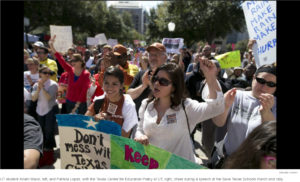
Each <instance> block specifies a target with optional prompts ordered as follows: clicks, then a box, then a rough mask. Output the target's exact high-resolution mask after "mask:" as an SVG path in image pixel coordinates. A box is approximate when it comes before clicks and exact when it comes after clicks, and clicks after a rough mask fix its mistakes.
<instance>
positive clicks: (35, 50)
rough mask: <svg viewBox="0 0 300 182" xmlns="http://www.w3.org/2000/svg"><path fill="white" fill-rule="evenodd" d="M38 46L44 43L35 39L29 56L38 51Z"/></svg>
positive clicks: (42, 45)
mask: <svg viewBox="0 0 300 182" xmlns="http://www.w3.org/2000/svg"><path fill="white" fill-rule="evenodd" d="M39 47H44V44H43V43H42V42H40V41H36V42H35V43H34V44H33V50H32V53H31V54H30V57H31V58H32V57H33V56H34V55H36V52H37V51H38V49H39Z"/></svg>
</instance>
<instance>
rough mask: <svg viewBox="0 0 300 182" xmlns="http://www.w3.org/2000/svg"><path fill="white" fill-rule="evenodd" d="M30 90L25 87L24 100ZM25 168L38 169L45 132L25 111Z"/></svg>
mask: <svg viewBox="0 0 300 182" xmlns="http://www.w3.org/2000/svg"><path fill="white" fill-rule="evenodd" d="M27 95H28V92H27V90H26V89H24V102H25V100H26V97H28V96H27ZM29 97H30V96H29ZM23 141H24V142H23V143H24V169H37V168H38V163H39V159H40V158H41V157H42V156H43V133H42V130H41V127H40V125H39V124H38V122H37V121H36V120H35V119H34V118H33V117H31V116H29V115H27V114H26V113H24V140H23Z"/></svg>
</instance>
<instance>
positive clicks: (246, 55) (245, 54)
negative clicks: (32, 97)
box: [242, 52, 249, 68]
mask: <svg viewBox="0 0 300 182" xmlns="http://www.w3.org/2000/svg"><path fill="white" fill-rule="evenodd" d="M243 58H244V59H243V61H242V68H245V67H246V66H247V65H248V64H249V60H248V58H249V53H248V52H245V53H244V56H243Z"/></svg>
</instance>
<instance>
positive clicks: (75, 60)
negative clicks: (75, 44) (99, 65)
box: [70, 59, 80, 63]
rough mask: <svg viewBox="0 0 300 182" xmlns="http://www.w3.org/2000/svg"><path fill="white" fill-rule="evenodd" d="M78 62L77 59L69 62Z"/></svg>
mask: <svg viewBox="0 0 300 182" xmlns="http://www.w3.org/2000/svg"><path fill="white" fill-rule="evenodd" d="M78 61H80V60H78V59H73V60H71V61H70V62H75V63H76V62H78Z"/></svg>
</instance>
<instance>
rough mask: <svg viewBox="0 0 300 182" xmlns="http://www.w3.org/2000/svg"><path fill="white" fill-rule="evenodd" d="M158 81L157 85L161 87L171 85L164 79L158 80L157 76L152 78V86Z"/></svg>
mask: <svg viewBox="0 0 300 182" xmlns="http://www.w3.org/2000/svg"><path fill="white" fill-rule="evenodd" d="M157 81H158V83H159V85H161V86H168V85H170V84H171V82H170V81H169V80H167V79H165V78H158V77H157V76H153V77H152V84H154V83H156V82H157Z"/></svg>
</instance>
